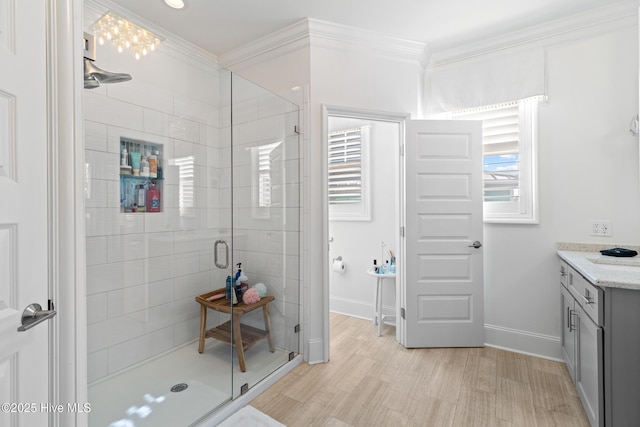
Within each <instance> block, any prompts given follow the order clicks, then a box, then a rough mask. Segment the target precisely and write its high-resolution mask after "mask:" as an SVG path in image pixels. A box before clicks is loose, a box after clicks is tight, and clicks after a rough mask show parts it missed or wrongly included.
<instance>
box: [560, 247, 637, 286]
mask: <svg viewBox="0 0 640 427" xmlns="http://www.w3.org/2000/svg"><path fill="white" fill-rule="evenodd" d="M613 247H620V246H614V245H609V246H606V247H597V248H596V247H594V246H589V245H577V246H570V245H562V244H558V251H557V253H558V256H559V257H560V258H562V259H563V260H564V261H566V262H567V263H568V264H569V265H570V266H571V267H573V268H574V269H576V270H577V271H578V272H579V273H580V274H582V276H584V278H585V279H587V280H588V281H589V282H591V283H593V284H594V285H596V286H601V287H605V288H606V287H609V288H624V289H634V290H640V255H637V256H635V257H630V258H624V257H611V256H605V255H602V254H600V252H599V251H600V250H601V249H607V248H613ZM624 247H626V248H629V249H635V250H636V251H638V252H640V250H638V248H637V247H633V246H624Z"/></svg>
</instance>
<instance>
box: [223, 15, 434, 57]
mask: <svg viewBox="0 0 640 427" xmlns="http://www.w3.org/2000/svg"><path fill="white" fill-rule="evenodd" d="M314 47H329V48H332V49H341V50H350V51H360V52H362V51H365V52H367V53H369V54H374V55H377V56H384V57H385V58H390V59H394V60H401V61H412V62H416V63H420V64H422V65H423V66H424V64H426V59H427V58H428V49H427V46H426V45H425V44H424V43H419V42H415V41H411V40H402V39H398V38H394V37H390V36H386V35H384V34H381V33H377V32H375V31H368V30H363V29H359V28H355V27H350V26H346V25H340V24H335V23H332V22H327V21H321V20H317V19H311V18H305V19H302V20H300V21H298V22H296V23H294V24H292V25H289V26H287V27H285V28H283V29H281V30H278V31H276V32H273V33H271V34H269V35H267V36H265V37H262V38H260V39H257V40H254V41H252V42H250V43H247V44H245V45H243V46H241V47H239V48H237V49H234V50H231V51H229V52H226V53H224V54H222V55H220V57H219V61H220V63H221V64H222V65H223V66H225V67H227V68H230V67H232V66H234V65H237V64H239V63H251V62H254V61H255V62H260V61H265V60H268V59H271V58H276V57H278V56H281V55H284V54H287V53H290V52H293V51H296V50H299V49H304V48H314Z"/></svg>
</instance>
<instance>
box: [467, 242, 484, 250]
mask: <svg viewBox="0 0 640 427" xmlns="http://www.w3.org/2000/svg"><path fill="white" fill-rule="evenodd" d="M469 247H470V248H476V249H479V248H481V247H482V243H480V242H479V241H477V240H476V241H475V242H473V243H472V244H470V245H469Z"/></svg>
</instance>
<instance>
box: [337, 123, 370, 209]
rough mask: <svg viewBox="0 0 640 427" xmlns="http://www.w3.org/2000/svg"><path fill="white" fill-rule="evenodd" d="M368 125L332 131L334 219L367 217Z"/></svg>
mask: <svg viewBox="0 0 640 427" xmlns="http://www.w3.org/2000/svg"><path fill="white" fill-rule="evenodd" d="M368 135H369V132H368V126H363V127H358V128H352V129H344V130H339V131H333V132H330V133H329V141H328V144H327V146H328V151H329V152H328V171H327V172H328V181H329V182H328V189H329V191H328V193H329V194H328V196H329V215H330V218H331V219H333V220H368V219H370V214H369V200H368V191H367V184H368V183H367V175H368V170H367V169H368V165H367V155H366V153H367V144H368Z"/></svg>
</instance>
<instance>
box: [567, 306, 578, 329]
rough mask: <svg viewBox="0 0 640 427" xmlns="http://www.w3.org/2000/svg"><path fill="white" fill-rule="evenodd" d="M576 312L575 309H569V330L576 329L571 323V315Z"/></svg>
mask: <svg viewBox="0 0 640 427" xmlns="http://www.w3.org/2000/svg"><path fill="white" fill-rule="evenodd" d="M577 314H578V313H576V311H575V310H569V332H574V331H575V330H576V329H577V328H576V325H574V323H573V316H575V315H577Z"/></svg>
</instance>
